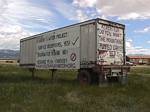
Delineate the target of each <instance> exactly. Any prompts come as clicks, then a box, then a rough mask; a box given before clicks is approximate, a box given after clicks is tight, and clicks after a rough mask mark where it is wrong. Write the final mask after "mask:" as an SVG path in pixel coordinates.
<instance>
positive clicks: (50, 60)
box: [36, 25, 80, 69]
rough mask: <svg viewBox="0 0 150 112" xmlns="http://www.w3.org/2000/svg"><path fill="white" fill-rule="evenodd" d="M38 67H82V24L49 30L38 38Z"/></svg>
mask: <svg viewBox="0 0 150 112" xmlns="http://www.w3.org/2000/svg"><path fill="white" fill-rule="evenodd" d="M36 49H37V53H36V68H37V69H79V68H80V55H79V52H80V26H79V25H78V26H77V25H76V26H70V27H66V28H63V29H58V30H55V31H51V32H47V33H44V34H43V35H41V37H38V38H37V44H36Z"/></svg>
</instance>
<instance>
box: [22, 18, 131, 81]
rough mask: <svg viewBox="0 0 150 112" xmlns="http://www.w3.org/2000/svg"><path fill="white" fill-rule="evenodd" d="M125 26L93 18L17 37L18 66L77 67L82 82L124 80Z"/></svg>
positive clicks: (53, 68)
mask: <svg viewBox="0 0 150 112" xmlns="http://www.w3.org/2000/svg"><path fill="white" fill-rule="evenodd" d="M125 63H126V58H125V26H124V25H122V24H119V23H115V22H112V21H107V20H103V19H99V18H97V19H92V20H88V21H85V22H81V23H78V24H73V25H70V26H66V27H62V28H58V29H55V30H52V31H48V32H44V33H41V34H37V35H34V36H30V37H27V38H24V39H21V40H20V66H22V67H26V68H29V69H30V70H32V71H34V70H35V69H50V70H52V71H54V70H56V69H77V70H78V72H79V73H78V80H79V82H80V83H81V84H91V83H93V82H99V83H103V82H106V81H109V80H111V79H113V78H115V79H117V80H119V81H120V82H124V81H126V80H127V72H128V71H129V67H128V66H126V64H125Z"/></svg>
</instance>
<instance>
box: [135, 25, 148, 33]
mask: <svg viewBox="0 0 150 112" xmlns="http://www.w3.org/2000/svg"><path fill="white" fill-rule="evenodd" d="M134 32H135V33H148V32H150V26H149V27H145V28H144V29H142V30H135V31H134Z"/></svg>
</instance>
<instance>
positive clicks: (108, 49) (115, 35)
mask: <svg viewBox="0 0 150 112" xmlns="http://www.w3.org/2000/svg"><path fill="white" fill-rule="evenodd" d="M123 36H124V28H121V27H119V26H118V25H117V24H113V23H111V24H110V23H109V22H107V23H106V22H105V24H102V23H101V22H100V23H98V24H97V63H98V64H100V65H112V64H113V65H123V48H124V47H123Z"/></svg>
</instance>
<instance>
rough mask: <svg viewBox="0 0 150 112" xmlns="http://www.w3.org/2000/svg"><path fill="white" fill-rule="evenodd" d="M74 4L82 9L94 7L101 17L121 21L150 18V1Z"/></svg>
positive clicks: (78, 0)
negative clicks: (114, 18) (116, 18)
mask: <svg viewBox="0 0 150 112" xmlns="http://www.w3.org/2000/svg"><path fill="white" fill-rule="evenodd" d="M73 3H74V4H76V5H78V6H79V7H81V8H86V7H93V8H95V9H96V10H97V12H99V15H104V16H105V17H118V19H119V20H127V19H132V20H134V19H149V18H150V9H149V4H150V0H109V1H108V0H74V1H73Z"/></svg>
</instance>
